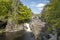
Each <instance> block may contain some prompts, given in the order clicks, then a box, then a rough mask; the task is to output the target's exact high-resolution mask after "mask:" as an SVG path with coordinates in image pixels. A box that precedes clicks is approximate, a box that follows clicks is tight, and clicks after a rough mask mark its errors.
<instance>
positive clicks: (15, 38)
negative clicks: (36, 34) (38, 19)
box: [0, 32, 34, 40]
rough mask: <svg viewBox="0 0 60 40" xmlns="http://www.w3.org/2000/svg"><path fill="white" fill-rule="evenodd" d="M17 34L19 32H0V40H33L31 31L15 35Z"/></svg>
mask: <svg viewBox="0 0 60 40" xmlns="http://www.w3.org/2000/svg"><path fill="white" fill-rule="evenodd" d="M17 34H19V32H18V33H17V32H16V33H15V32H14V33H9V34H6V33H2V34H0V40H34V38H33V34H32V33H31V32H25V33H24V35H23V36H19V35H21V34H19V35H17Z"/></svg>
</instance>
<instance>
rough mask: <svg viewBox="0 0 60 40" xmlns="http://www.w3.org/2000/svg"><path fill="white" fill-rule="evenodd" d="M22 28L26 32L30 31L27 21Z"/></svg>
mask: <svg viewBox="0 0 60 40" xmlns="http://www.w3.org/2000/svg"><path fill="white" fill-rule="evenodd" d="M24 29H25V31H27V32H32V31H31V28H30V26H29V24H28V23H24Z"/></svg>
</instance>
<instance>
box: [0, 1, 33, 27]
mask: <svg viewBox="0 0 60 40" xmlns="http://www.w3.org/2000/svg"><path fill="white" fill-rule="evenodd" d="M31 18H32V12H31V9H30V8H27V6H24V5H23V4H22V3H21V2H20V0H0V24H1V22H7V25H9V24H10V23H11V24H12V23H13V22H14V23H15V24H18V22H24V21H26V20H30V19H31ZM15 24H14V25H15ZM12 25H13V24H12ZM0 27H2V26H0Z"/></svg>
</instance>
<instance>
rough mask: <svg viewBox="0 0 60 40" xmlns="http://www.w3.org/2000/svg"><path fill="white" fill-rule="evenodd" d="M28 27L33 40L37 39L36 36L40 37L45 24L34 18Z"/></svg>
mask: <svg viewBox="0 0 60 40" xmlns="http://www.w3.org/2000/svg"><path fill="white" fill-rule="evenodd" d="M30 27H31V30H32V31H33V34H34V36H35V38H38V35H40V33H41V31H42V30H43V29H42V28H44V27H45V22H42V21H41V19H39V17H34V18H33V19H32V21H31V22H30Z"/></svg>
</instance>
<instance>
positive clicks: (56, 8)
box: [42, 0, 60, 31]
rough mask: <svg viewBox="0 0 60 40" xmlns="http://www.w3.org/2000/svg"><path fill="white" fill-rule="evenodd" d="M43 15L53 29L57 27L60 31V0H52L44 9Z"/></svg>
mask: <svg viewBox="0 0 60 40" xmlns="http://www.w3.org/2000/svg"><path fill="white" fill-rule="evenodd" d="M42 17H43V19H44V20H45V21H46V23H47V24H49V25H50V27H49V28H51V30H52V29H53V28H56V29H57V31H60V0H50V3H49V4H47V5H46V6H45V8H44V10H43V11H42ZM49 28H48V29H49ZM49 30H50V29H49Z"/></svg>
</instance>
